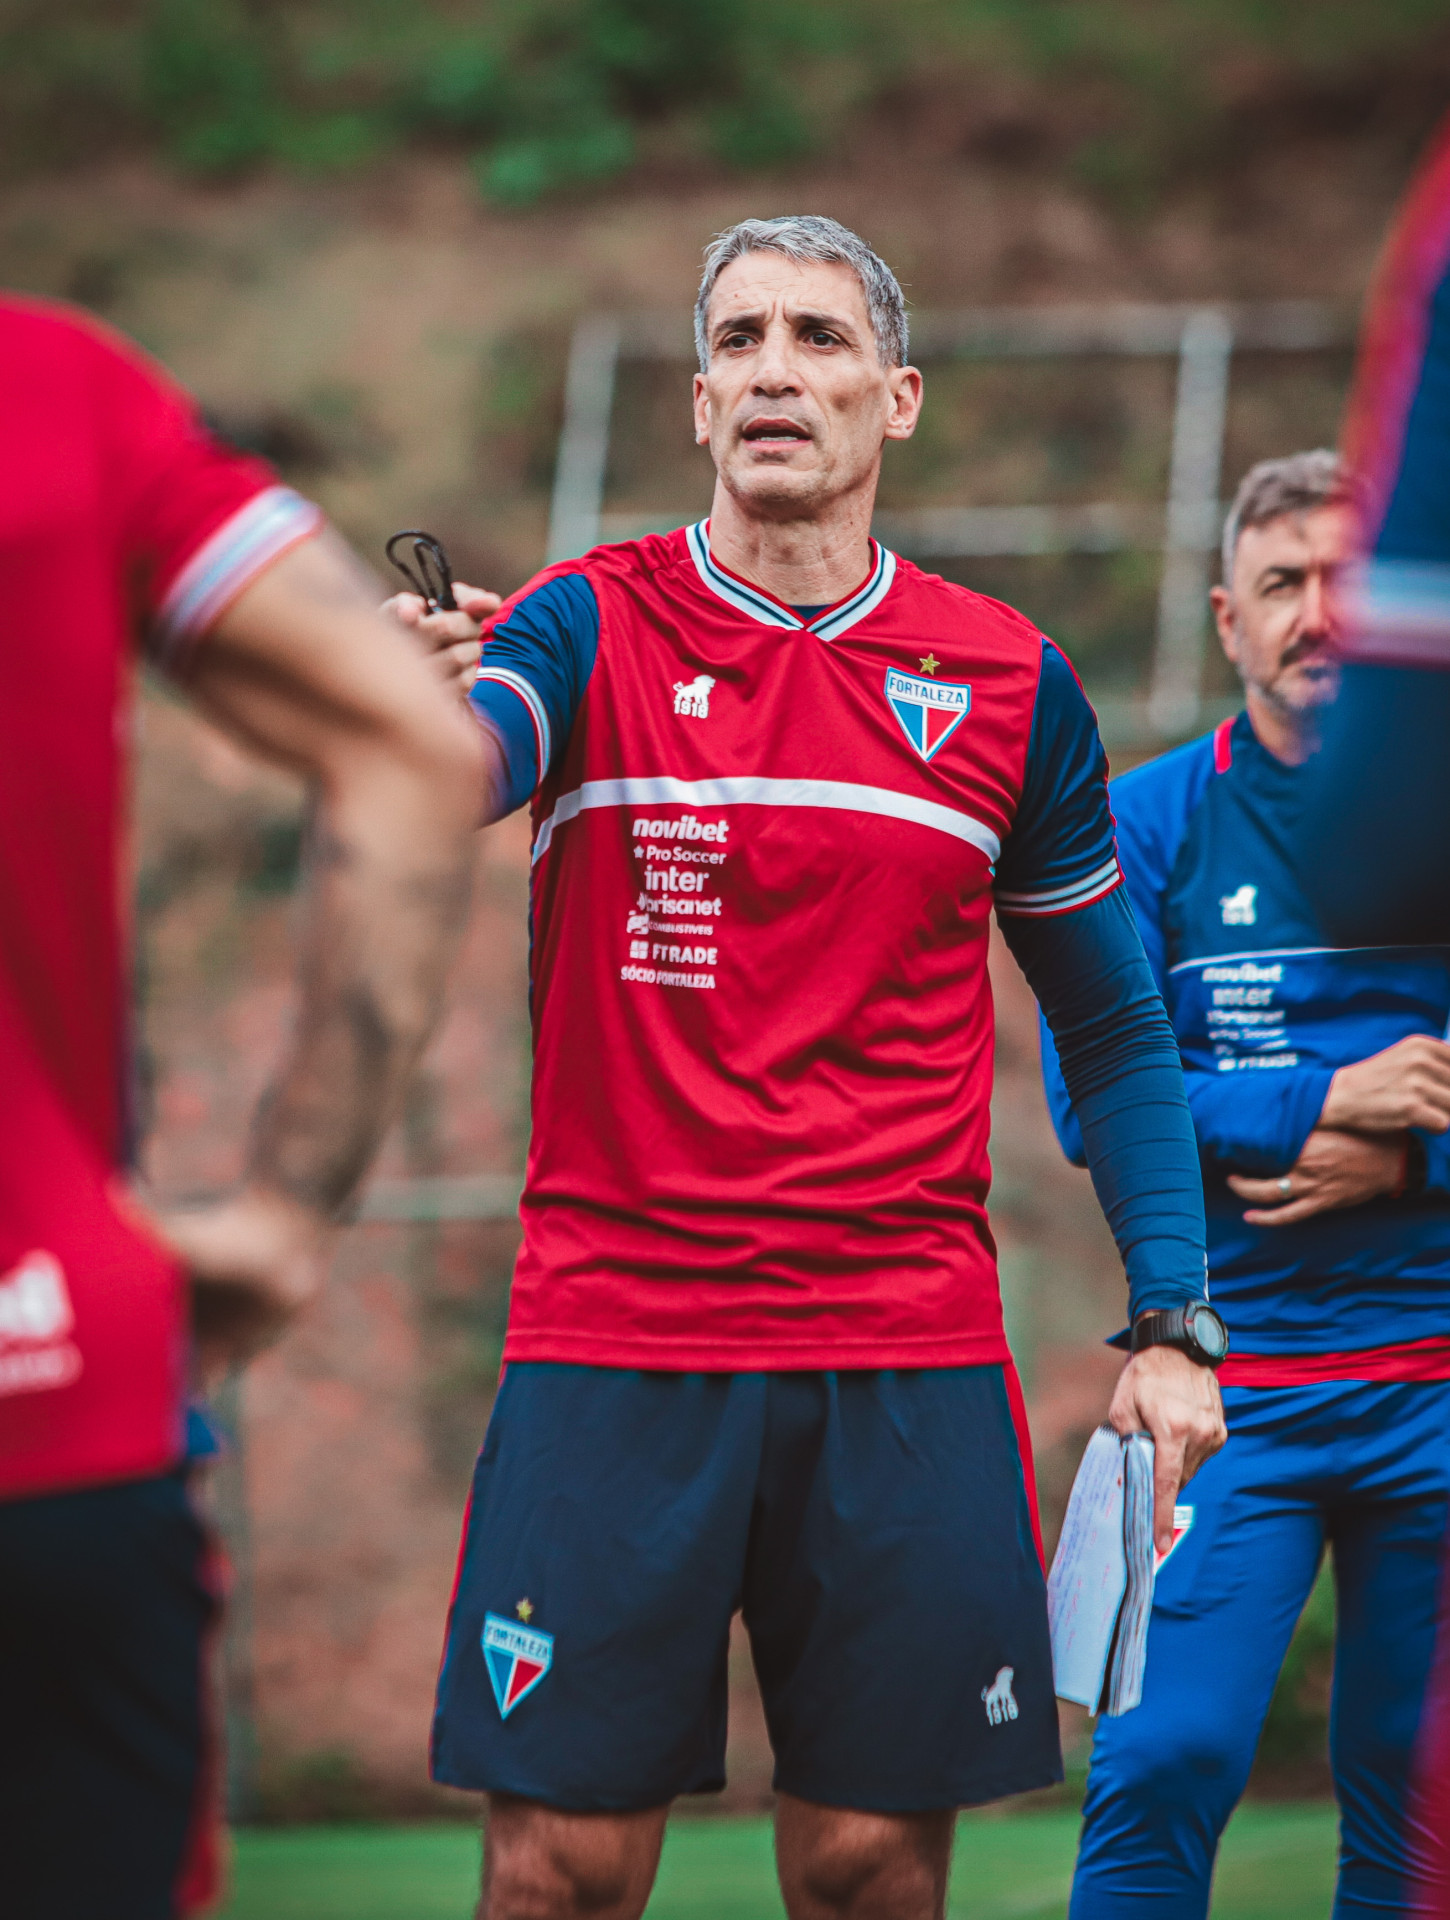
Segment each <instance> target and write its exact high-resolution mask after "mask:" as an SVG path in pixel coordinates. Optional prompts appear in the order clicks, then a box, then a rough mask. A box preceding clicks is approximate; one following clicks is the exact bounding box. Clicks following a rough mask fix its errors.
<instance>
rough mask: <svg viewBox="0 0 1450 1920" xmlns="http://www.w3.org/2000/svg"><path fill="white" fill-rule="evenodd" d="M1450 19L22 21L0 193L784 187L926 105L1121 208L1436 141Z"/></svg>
mask: <svg viewBox="0 0 1450 1920" xmlns="http://www.w3.org/2000/svg"><path fill="white" fill-rule="evenodd" d="M1447 74H1450V21H1447V7H1446V4H1445V0H1379V4H1378V5H1375V6H1366V5H1365V4H1364V0H68V3H67V5H66V6H65V7H63V8H57V7H55V6H53V5H50V4H46V0H0V166H3V168H4V170H5V171H7V172H8V173H10V174H11V175H14V174H15V173H17V172H20V171H33V170H35V169H38V168H39V169H43V168H46V167H51V166H56V165H64V164H68V163H71V162H74V161H76V160H81V159H86V158H90V157H96V156H104V155H108V154H114V153H124V152H128V151H130V152H134V151H143V152H145V151H158V152H160V153H161V154H162V155H164V156H165V158H166V159H167V160H168V161H169V162H170V163H171V164H172V165H173V166H175V167H177V168H178V169H181V170H182V171H184V172H188V173H192V174H200V175H227V174H235V173H237V172H239V171H241V170H245V169H247V168H251V167H255V166H258V165H264V164H270V165H280V166H284V167H291V168H303V169H322V170H339V169H348V168H352V167H356V166H359V165H361V164H364V163H366V162H369V161H374V160H376V159H377V158H379V157H380V156H383V155H385V154H387V153H388V152H390V151H397V150H400V149H404V148H408V147H418V146H434V147H437V146H444V147H452V148H456V149H458V150H460V151H462V152H463V153H466V154H467V155H468V156H469V159H470V162H471V164H472V167H473V171H474V174H475V177H476V179H477V182H478V185H479V188H480V191H481V192H483V193H484V194H485V195H486V196H488V197H489V198H491V199H493V200H495V201H497V202H500V203H503V204H522V203H526V202H529V201H532V200H536V199H538V198H539V197H540V196H541V195H544V194H547V193H550V192H552V191H556V190H559V189H563V188H571V187H578V186H581V185H586V184H589V183H591V182H597V181H602V180H606V179H610V178H614V177H616V176H619V175H621V174H623V173H625V172H626V171H627V170H629V169H630V168H631V167H633V166H635V165H637V164H639V163H645V164H654V165H656V166H672V167H679V166H681V165H692V164H699V163H702V162H706V163H709V162H713V163H719V162H721V161H724V162H726V163H728V164H732V165H738V166H762V165H767V166H768V165H773V164H777V163H780V162H783V161H786V160H790V159H792V158H795V157H797V156H799V155H801V154H804V153H806V152H808V151H810V150H812V149H816V148H820V147H822V146H824V145H826V144H828V143H829V142H831V141H832V140H834V139H837V138H839V137H840V136H841V134H842V132H843V131H844V130H846V129H847V128H848V127H849V125H850V124H851V122H852V121H853V119H855V118H858V117H859V116H860V115H861V114H862V113H867V112H871V111H878V112H881V113H884V114H890V113H891V112H892V111H893V110H894V111H896V112H897V113H898V115H899V114H900V113H901V112H902V110H903V108H905V109H907V110H908V117H909V111H910V108H911V104H912V102H913V101H919V100H920V98H921V97H923V96H924V95H927V94H930V95H931V96H932V97H934V98H940V97H942V96H946V97H947V98H948V100H949V103H951V104H955V105H956V106H958V107H959V108H960V109H961V115H962V118H963V126H964V133H963V138H964V139H965V141H966V143H967V144H968V145H969V146H970V145H972V144H973V143H975V144H976V146H977V147H978V148H979V149H980V150H981V151H982V152H983V153H984V154H986V155H987V156H988V157H991V158H995V159H998V160H1000V161H1002V162H1004V163H1007V164H1011V163H1022V162H1031V161H1032V160H1033V159H1034V158H1050V159H1051V160H1052V161H1053V163H1054V164H1065V165H1067V166H1068V167H1070V168H1071V169H1073V170H1074V171H1075V172H1076V174H1077V175H1078V176H1079V177H1080V178H1083V179H1085V180H1086V181H1088V182H1089V183H1095V184H1097V185H1098V186H1100V187H1102V188H1104V189H1107V190H1110V191H1116V192H1118V193H1119V194H1120V195H1121V194H1125V193H1126V194H1128V195H1129V196H1131V195H1133V194H1135V193H1141V192H1142V191H1143V190H1144V189H1145V187H1147V186H1149V185H1151V184H1152V183H1154V182H1161V181H1162V180H1164V179H1167V178H1171V177H1172V176H1173V175H1174V173H1175V172H1176V171H1179V170H1181V169H1182V168H1183V167H1184V166H1185V165H1190V164H1202V163H1205V162H1206V161H1211V160H1213V159H1214V158H1224V157H1225V156H1227V155H1229V154H1230V153H1238V154H1242V153H1243V151H1244V150H1245V149H1246V148H1247V149H1252V148H1253V146H1254V145H1255V143H1256V141H1257V140H1259V139H1260V138H1261V137H1262V135H1263V133H1264V130H1265V126H1266V124H1267V125H1268V126H1269V127H1271V128H1272V127H1280V128H1282V127H1283V125H1284V123H1285V114H1286V112H1287V115H1288V120H1289V124H1290V125H1291V127H1300V128H1304V127H1307V128H1308V129H1309V130H1311V131H1312V130H1314V129H1315V128H1318V129H1319V130H1321V131H1324V130H1330V129H1335V128H1337V129H1339V130H1349V131H1354V130H1355V129H1356V128H1358V127H1359V126H1361V125H1362V124H1364V123H1365V122H1366V121H1367V120H1373V119H1375V118H1376V116H1383V115H1385V114H1386V113H1391V114H1392V115H1393V117H1394V121H1395V125H1396V126H1397V127H1399V128H1403V130H1404V133H1405V135H1406V136H1407V137H1409V138H1411V139H1413V138H1415V137H1417V136H1418V135H1420V134H1421V133H1423V131H1424V127H1425V124H1426V123H1427V122H1428V119H1429V117H1430V116H1431V115H1432V113H1433V111H1434V105H1435V102H1436V100H1437V99H1438V97H1439V96H1440V95H1441V94H1443V92H1444V90H1445V81H1446V78H1447Z"/></svg>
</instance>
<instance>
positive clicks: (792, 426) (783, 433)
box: [741, 420, 811, 447]
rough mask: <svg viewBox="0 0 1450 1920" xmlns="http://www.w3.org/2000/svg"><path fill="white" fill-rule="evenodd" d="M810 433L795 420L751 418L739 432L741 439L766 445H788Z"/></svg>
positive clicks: (806, 437) (807, 438) (808, 435)
mask: <svg viewBox="0 0 1450 1920" xmlns="http://www.w3.org/2000/svg"><path fill="white" fill-rule="evenodd" d="M810 437H811V436H810V434H809V433H807V431H806V429H805V428H804V427H803V426H801V425H800V424H799V422H797V421H795V420H752V421H751V422H750V424H749V426H748V427H746V428H745V430H744V431H743V433H742V434H741V438H742V439H743V440H749V441H750V442H751V443H752V444H760V443H761V442H763V443H764V444H765V445H766V446H779V447H785V446H790V445H791V444H792V443H793V442H795V441H798V440H809V439H810Z"/></svg>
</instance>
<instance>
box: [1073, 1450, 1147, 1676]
mask: <svg viewBox="0 0 1450 1920" xmlns="http://www.w3.org/2000/svg"><path fill="white" fill-rule="evenodd" d="M1153 1571H1154V1555H1153V1441H1152V1438H1151V1436H1150V1435H1148V1434H1146V1433H1134V1434H1130V1435H1129V1436H1128V1437H1127V1438H1126V1439H1125V1438H1124V1437H1123V1436H1122V1435H1121V1434H1119V1433H1116V1432H1115V1431H1114V1430H1113V1428H1112V1427H1106V1426H1104V1427H1099V1428H1098V1429H1097V1431H1096V1432H1095V1433H1094V1435H1093V1437H1092V1439H1091V1440H1089V1442H1088V1445H1087V1451H1086V1452H1085V1453H1084V1455H1083V1457H1082V1465H1081V1466H1080V1467H1079V1468H1078V1470H1077V1478H1076V1480H1075V1481H1074V1482H1073V1487H1072V1497H1071V1499H1070V1500H1069V1501H1068V1503H1067V1517H1066V1519H1065V1520H1064V1521H1063V1524H1062V1538H1061V1539H1060V1540H1059V1541H1058V1543H1057V1553H1056V1554H1055V1556H1054V1557H1053V1562H1052V1572H1051V1573H1050V1574H1049V1575H1048V1580H1047V1618H1048V1622H1049V1625H1050V1627H1051V1629H1052V1671H1053V1683H1054V1685H1055V1687H1056V1689H1057V1692H1058V1695H1059V1696H1060V1698H1062V1699H1064V1700H1075V1701H1076V1702H1077V1703H1078V1705H1079V1706H1083V1707H1086V1708H1087V1709H1088V1710H1089V1711H1090V1712H1092V1713H1108V1714H1119V1713H1126V1712H1127V1711H1128V1709H1129V1708H1130V1707H1136V1706H1137V1704H1138V1702H1139V1700H1140V1699H1141V1698H1142V1696H1143V1663H1144V1660H1145V1657H1146V1655H1147V1648H1148V1615H1149V1613H1150V1611H1151V1609H1152V1605H1153Z"/></svg>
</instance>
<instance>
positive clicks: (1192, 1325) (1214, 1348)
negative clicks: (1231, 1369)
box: [1188, 1307, 1228, 1360]
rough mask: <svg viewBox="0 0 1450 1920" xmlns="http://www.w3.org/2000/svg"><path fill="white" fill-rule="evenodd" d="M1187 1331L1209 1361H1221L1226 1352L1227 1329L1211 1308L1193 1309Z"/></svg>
mask: <svg viewBox="0 0 1450 1920" xmlns="http://www.w3.org/2000/svg"><path fill="white" fill-rule="evenodd" d="M1188 1330H1189V1332H1190V1333H1191V1334H1192V1335H1193V1338H1194V1339H1195V1340H1196V1341H1197V1342H1198V1344H1199V1346H1200V1347H1202V1349H1203V1351H1204V1352H1205V1353H1206V1354H1207V1355H1208V1357H1209V1359H1210V1360H1222V1359H1223V1357H1224V1355H1225V1354H1226V1353H1227V1352H1228V1328H1227V1327H1226V1326H1225V1325H1224V1323H1223V1322H1222V1320H1220V1319H1219V1317H1218V1315H1217V1314H1216V1313H1215V1312H1214V1310H1213V1308H1212V1307H1195V1308H1194V1309H1193V1312H1192V1315H1191V1317H1190V1319H1189V1323H1188Z"/></svg>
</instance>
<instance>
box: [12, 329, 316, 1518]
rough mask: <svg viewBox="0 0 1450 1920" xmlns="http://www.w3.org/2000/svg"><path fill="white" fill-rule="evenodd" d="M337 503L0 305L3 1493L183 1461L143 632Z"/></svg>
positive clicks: (272, 552) (174, 638)
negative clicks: (163, 1177)
mask: <svg viewBox="0 0 1450 1920" xmlns="http://www.w3.org/2000/svg"><path fill="white" fill-rule="evenodd" d="M318 522H319V516H318V513H317V510H316V509H315V508H314V507H312V506H310V505H308V504H307V503H306V502H305V501H302V500H300V499H298V497H297V496H296V495H295V494H293V493H291V492H289V491H288V490H287V489H286V488H283V487H279V486H277V485H276V483H275V480H274V477H273V475H272V474H271V473H270V471H269V470H268V469H267V468H266V467H264V466H262V465H261V464H260V463H259V462H257V461H253V460H249V459H245V458H243V457H242V456H241V455H239V454H237V453H235V452H233V451H231V450H230V449H227V448H225V447H223V446H221V445H219V444H218V443H217V442H216V441H215V440H214V439H213V438H212V437H211V436H210V435H209V434H208V433H207V432H206V430H205V429H204V428H203V426H202V425H201V423H200V421H199V420H198V418H197V415H196V412H195V409H194V408H193V406H192V405H191V403H190V401H189V400H188V399H187V398H186V396H185V395H184V394H183V393H181V392H180V391H179V390H178V389H177V388H176V387H175V386H174V385H173V384H172V383H171V381H170V380H169V379H168V378H167V377H166V376H165V375H164V374H163V373H162V372H161V371H160V369H159V368H158V367H156V366H155V365H153V364H152V363H151V362H150V361H149V360H147V359H146V358H145V356H144V355H142V354H141V353H139V352H138V351H137V350H136V349H135V348H134V347H132V346H131V345H130V344H129V343H128V342H126V341H124V340H122V339H121V338H119V337H118V336H117V335H115V334H113V333H111V332H110V330H109V329H106V328H103V327H101V326H99V325H97V324H96V323H95V322H93V321H91V320H90V319H88V318H87V317H85V316H84V315H82V314H79V313H75V312H73V311H71V310H69V309H67V308H62V307H57V306H53V305H50V304H47V303H43V302H40V301H28V300H18V299H7V300H3V301H0V582H3V604H4V611H3V615H0V620H3V634H4V648H5V672H4V678H3V683H0V755H3V765H4V778H3V780H0V1082H3V1085H4V1088H5V1098H4V1101H3V1103H0V1496H4V1495H15V1494H24V1493H35V1492H39V1491H42V1490H44V1489H46V1488H51V1487H65V1486H77V1485H82V1484H86V1483H89V1482H95V1481H102V1480H109V1479H120V1478H126V1477H130V1476H133V1475H140V1474H145V1473H152V1472H157V1471H160V1470H162V1469H164V1468H166V1467H167V1466H169V1465H171V1464H172V1463H173V1462H174V1461H175V1460H176V1459H177V1458H178V1456H179V1453H180V1450H181V1430H182V1408H183V1390H184V1384H185V1383H184V1345H185V1302H184V1295H183V1289H182V1284H181V1277H180V1275H179V1274H178V1272H177V1271H176V1268H175V1265H174V1262H173V1261H172V1260H171V1258H170V1256H169V1255H168V1254H167V1253H166V1252H165V1251H164V1250H163V1249H162V1248H160V1247H159V1246H158V1245H157V1244H156V1243H155V1242H154V1241H153V1240H152V1239H151V1238H150V1237H149V1236H148V1235H147V1234H146V1232H145V1231H144V1229H143V1228H142V1227H140V1226H138V1225H137V1224H136V1223H134V1222H133V1220H132V1219H131V1218H129V1217H128V1215H127V1212H126V1209H125V1205H124V1200H123V1201H122V1203H121V1205H120V1206H118V1205H117V1203H116V1198H115V1189H114V1187H113V1181H114V1176H115V1170H116V1168H117V1165H118V1163H119V1161H120V1159H121V1158H122V1156H123V1154H124V1138H123V1136H124V1132H125V1115H124V1088H125V1084H126V1078H127V1070H126V1024H127V996H128V982H127V976H126V967H125V938H124V931H123V929H124V921H125V903H124V901H123V899H122V896H121V891H120V886H119V882H120V879H121V868H122V845H121V832H122V823H123V802H124V791H125V773H126V769H125V754H124V741H125V739H126V737H127V732H128V729H127V726H126V722H125V703H126V699H127V696H128V692H129V670H130V663H131V659H132V655H133V651H134V636H135V635H136V633H137V632H138V630H140V629H141V628H142V627H143V626H144V627H145V628H146V629H147V630H148V632H149V636H150V639H151V641H152V643H153V645H154V647H155V650H156V652H157V654H158V656H159V657H160V658H162V659H163V660H165V659H169V658H171V657H173V656H174V654H175V651H176V650H177V649H178V648H181V647H184V646H185V645H187V644H188V643H189V642H190V641H191V640H192V639H194V638H195V637H196V636H197V635H198V634H200V633H202V632H204V630H205V629H206V627H207V626H209V625H210V624H211V622H212V621H213V620H215V619H216V618H217V616H218V615H219V614H220V613H221V612H222V611H223V610H224V608H225V607H226V606H227V604H228V603H229V602H230V600H231V599H232V598H234V597H235V595H236V594H237V593H239V592H240V591H241V589H242V588H243V587H244V586H245V585H246V584H247V582H248V581H249V580H250V579H252V578H253V577H254V576H255V575H256V574H257V573H258V572H259V571H260V570H261V569H262V568H263V567H265V566H267V565H269V564H270V563H271V562H272V561H273V560H274V559H276V558H277V556H278V555H279V554H280V553H281V552H283V551H284V550H285V549H286V548H287V547H289V546H291V545H292V544H294V543H295V542H296V541H298V540H300V539H304V538H306V537H307V536H308V535H310V534H311V533H312V532H313V531H314V530H315V529H316V527H317V525H318Z"/></svg>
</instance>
